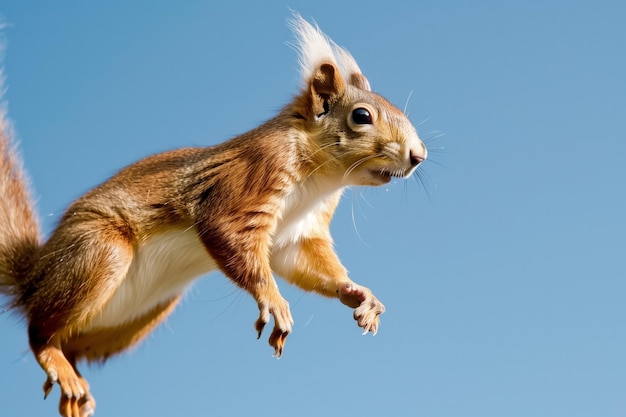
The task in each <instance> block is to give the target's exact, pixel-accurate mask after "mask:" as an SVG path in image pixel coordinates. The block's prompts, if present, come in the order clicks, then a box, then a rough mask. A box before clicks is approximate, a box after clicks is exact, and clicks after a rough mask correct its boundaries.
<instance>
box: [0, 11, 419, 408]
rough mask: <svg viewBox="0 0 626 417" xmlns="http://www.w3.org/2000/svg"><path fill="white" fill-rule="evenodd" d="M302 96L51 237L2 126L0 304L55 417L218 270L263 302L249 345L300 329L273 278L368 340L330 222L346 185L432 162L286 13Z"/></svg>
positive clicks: (371, 317) (158, 160) (87, 209)
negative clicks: (338, 311)
mask: <svg viewBox="0 0 626 417" xmlns="http://www.w3.org/2000/svg"><path fill="white" fill-rule="evenodd" d="M289 23H290V26H291V29H292V30H293V32H294V35H295V37H296V40H297V43H296V45H295V46H296V48H297V50H298V52H299V62H300V71H301V76H302V80H303V85H302V87H301V89H300V92H299V93H298V94H297V95H296V96H295V97H294V98H293V100H292V101H291V102H290V103H289V104H287V105H285V106H284V107H283V108H282V110H280V111H279V112H278V114H277V115H276V116H275V117H274V118H272V119H271V120H269V121H267V122H265V123H263V124H261V125H260V126H258V127H256V128H254V129H252V130H251V131H249V132H247V133H244V134H242V135H239V136H236V137H234V138H232V139H230V140H227V141H226V142H223V143H221V144H218V145H215V146H209V147H198V148H184V149H178V150H173V151H169V152H165V153H160V154H156V155H152V156H149V157H147V158H145V159H143V160H140V161H139V162H136V163H134V164H132V165H130V166H128V167H126V168H123V169H122V170H121V171H119V172H118V173H117V174H115V175H114V176H113V177H111V178H110V179H108V180H107V181H105V182H104V183H102V184H101V185H99V186H97V187H95V188H93V189H92V190H91V191H88V192H87V193H86V194H84V195H83V196H82V197H79V198H78V199H77V200H76V201H74V202H73V203H72V204H71V205H70V206H69V208H68V209H67V211H66V212H65V213H64V214H63V216H62V217H61V218H60V220H59V222H58V225H57V226H56V228H55V230H54V231H53V232H52V233H51V235H50V236H49V237H48V239H47V240H44V239H43V238H42V237H41V236H40V231H39V226H38V221H37V216H36V214H35V211H34V208H33V204H32V202H31V197H30V191H29V185H28V181H27V179H26V174H25V173H24V170H23V168H22V162H21V159H20V158H19V157H18V156H17V153H16V152H15V145H14V144H13V142H12V136H13V135H12V129H11V126H10V122H9V120H8V118H7V116H6V106H3V107H2V113H1V114H0V194H1V195H2V198H1V199H0V293H2V294H4V295H5V298H6V299H8V304H7V305H8V308H10V309H14V310H15V311H17V312H19V313H20V314H21V315H23V317H25V319H26V322H27V326H28V338H29V344H30V348H31V350H32V352H33V354H34V356H35V358H36V360H37V362H38V363H39V365H40V366H41V367H42V368H43V370H44V371H45V373H46V376H47V378H46V380H45V383H44V386H43V389H44V393H45V396H46V397H47V396H48V394H49V393H50V392H51V390H52V388H53V387H54V385H56V384H58V385H59V387H60V390H61V399H60V404H59V412H60V414H61V415H62V416H63V417H86V416H90V415H92V414H93V413H94V411H95V400H94V398H93V396H92V395H91V394H90V391H89V385H88V383H87V381H86V380H85V379H84V378H83V377H82V376H81V374H80V372H79V371H78V369H77V367H76V364H77V362H79V361H87V362H104V361H105V360H107V359H108V358H109V357H111V356H112V355H115V354H118V353H120V352H122V351H124V350H126V349H128V348H129V347H131V346H133V345H135V344H137V343H138V342H140V341H141V340H142V339H143V338H145V337H146V335H148V334H149V333H150V332H151V331H152V330H154V328H155V327H156V326H157V325H158V324H159V323H160V322H162V321H163V320H164V319H165V318H166V317H167V316H168V315H169V314H170V313H171V312H172V310H173V309H174V308H175V306H176V304H177V303H178V302H179V301H180V299H181V296H182V295H183V294H184V293H185V291H186V289H188V288H189V287H190V285H191V284H192V283H193V281H194V280H195V279H197V278H198V277H200V276H202V275H204V274H206V273H208V272H210V271H213V270H220V271H221V272H222V273H223V274H224V275H225V276H226V277H228V278H229V279H230V280H232V281H233V282H234V283H235V284H236V285H237V286H239V287H240V288H242V289H244V290H245V291H247V292H248V293H250V295H251V296H252V297H253V298H254V300H255V301H256V302H257V305H258V308H259V311H260V314H259V317H258V319H257V320H256V322H255V328H256V332H257V335H258V337H259V338H260V337H261V334H262V332H263V329H264V327H265V325H266V324H267V323H268V322H269V321H270V316H272V317H273V320H274V327H273V330H272V332H271V334H270V336H269V344H270V345H271V347H273V349H274V354H275V355H276V356H277V357H280V356H281V354H282V352H283V347H284V344H285V340H286V338H287V336H288V335H289V333H290V332H291V330H292V325H293V319H292V316H291V313H290V310H289V304H288V302H287V301H286V300H285V299H284V298H283V297H282V296H281V294H280V292H279V290H278V286H277V284H276V281H275V279H274V275H273V274H274V273H275V274H276V275H278V276H280V277H282V278H283V279H285V280H286V281H287V282H289V283H292V284H295V285H296V286H298V287H300V288H301V289H303V290H305V291H313V292H316V293H318V294H320V295H323V296H327V297H334V298H337V299H339V300H340V301H341V302H342V303H343V304H345V305H347V306H348V307H350V308H352V309H354V314H353V316H354V319H355V320H356V321H357V323H358V326H360V327H361V328H363V330H364V332H363V334H366V333H368V332H372V333H373V334H376V332H377V330H378V324H379V315H380V314H381V313H383V312H384V311H385V307H384V306H383V304H382V303H381V302H380V301H378V299H377V298H376V297H375V296H374V295H373V294H372V291H371V290H370V289H368V288H366V287H364V286H361V285H358V284H357V283H355V282H354V281H352V280H351V279H350V278H349V277H348V273H347V271H346V268H345V267H344V266H343V265H342V264H341V262H340V260H339V258H338V256H337V255H336V253H335V251H334V249H333V241H332V237H331V234H330V230H329V227H330V221H331V218H332V216H333V213H334V211H335V209H336V207H337V205H338V203H339V200H340V196H341V195H342V190H343V189H344V188H345V187H347V186H378V185H382V184H386V183H388V182H389V181H390V180H391V179H392V178H394V177H396V178H407V177H409V176H411V174H412V173H413V172H414V170H415V169H416V167H417V166H418V165H419V164H421V163H422V162H423V161H424V160H425V159H426V157H427V150H426V147H425V145H424V144H423V142H422V141H421V140H420V139H419V136H418V134H417V131H416V129H415V127H414V126H413V125H412V123H411V122H410V121H409V119H408V118H407V117H406V115H405V114H404V113H403V112H402V111H400V110H399V109H398V108H396V107H395V106H393V105H392V104H391V103H390V102H389V101H387V100H386V99H385V98H383V97H382V96H380V95H378V94H376V93H374V92H372V91H371V88H370V84H369V82H368V80H367V78H366V77H365V76H364V75H363V74H362V73H361V70H360V69H359V66H358V65H357V63H356V61H355V60H354V58H353V57H352V56H351V55H350V53H349V52H348V51H347V50H345V49H343V48H341V47H339V46H337V44H335V43H334V42H333V41H332V40H331V39H330V38H328V37H327V36H326V35H325V34H324V33H323V32H322V31H321V30H320V29H319V27H318V26H317V24H311V23H309V22H307V21H306V20H304V19H303V18H302V17H301V16H300V15H298V14H297V13H294V16H293V18H291V19H290V20H289Z"/></svg>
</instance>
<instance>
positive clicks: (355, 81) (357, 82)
mask: <svg viewBox="0 0 626 417" xmlns="http://www.w3.org/2000/svg"><path fill="white" fill-rule="evenodd" d="M350 84H352V85H353V86H355V87H356V88H360V89H361V90H365V91H372V88H371V87H370V82H369V81H367V78H365V75H363V74H361V73H354V74H352V75H351V76H350Z"/></svg>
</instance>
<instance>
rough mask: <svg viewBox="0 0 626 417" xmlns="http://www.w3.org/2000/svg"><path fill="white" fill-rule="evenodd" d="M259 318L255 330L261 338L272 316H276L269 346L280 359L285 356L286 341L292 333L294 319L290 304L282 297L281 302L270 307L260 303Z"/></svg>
mask: <svg viewBox="0 0 626 417" xmlns="http://www.w3.org/2000/svg"><path fill="white" fill-rule="evenodd" d="M259 310H260V314H259V318H258V320H257V321H256V323H255V328H256V330H257V333H258V337H257V338H260V337H261V334H262V333H263V329H264V328H265V325H266V324H267V323H268V322H269V319H270V314H271V315H272V316H274V330H272V334H271V335H270V338H269V344H270V346H271V347H273V348H274V355H273V356H275V357H277V358H280V357H281V356H282V354H283V348H284V346H285V340H286V339H287V336H288V335H289V333H291V326H292V325H293V318H292V317H291V311H290V310H289V303H288V302H287V301H285V300H284V299H283V298H282V297H281V298H280V300H279V302H277V303H272V304H271V305H268V304H267V303H259Z"/></svg>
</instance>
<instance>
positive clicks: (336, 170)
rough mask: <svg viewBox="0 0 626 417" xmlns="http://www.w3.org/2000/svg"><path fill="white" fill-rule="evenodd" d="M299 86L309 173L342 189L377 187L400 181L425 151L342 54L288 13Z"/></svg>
mask: <svg viewBox="0 0 626 417" xmlns="http://www.w3.org/2000/svg"><path fill="white" fill-rule="evenodd" d="M290 23H291V27H292V30H293V32H294V34H295V35H296V38H297V44H296V48H297V50H298V51H299V54H300V69H301V74H302V79H303V88H302V90H301V92H300V94H299V95H298V96H297V97H296V99H295V101H294V102H293V106H294V107H293V110H292V111H293V112H294V113H295V115H296V117H295V120H296V122H295V123H297V124H298V129H299V130H300V131H303V132H304V134H305V135H306V138H307V140H306V141H305V143H306V144H307V148H308V149H307V150H306V154H307V155H306V156H307V157H308V159H309V162H310V166H311V169H312V170H314V171H315V172H318V173H320V174H326V175H329V176H335V177H336V176H340V177H341V178H342V183H343V184H344V185H381V184H385V183H387V182H389V181H390V180H391V178H392V177H401V178H406V177H408V176H410V175H411V174H412V173H413V171H414V170H415V168H416V167H417V166H418V165H419V164H420V163H421V162H423V161H424V160H425V159H426V157H427V150H426V147H425V146H424V144H423V142H422V141H421V140H420V139H419V137H418V135H417V131H416V129H415V127H414V126H413V124H412V123H411V122H410V121H409V119H408V118H407V117H406V115H405V114H404V113H403V112H402V111H400V110H399V109H398V108H397V107H395V106H394V105H393V104H391V103H390V102H389V101H387V100H386V99H385V98H384V97H382V96H380V95H378V94H376V93H374V92H372V91H371V88H370V84H369V81H368V80H367V78H366V77H365V76H364V75H363V74H362V73H361V70H360V69H359V66H358V65H357V63H356V61H355V60H354V58H353V57H352V56H351V55H350V53H349V52H348V51H346V50H345V49H343V48H341V47H339V46H338V45H337V44H335V43H334V42H333V41H332V40H331V39H329V38H328V37H327V36H326V35H324V33H322V31H321V30H320V29H319V28H318V27H317V26H313V25H311V24H310V23H308V22H307V21H306V20H304V19H303V18H302V17H300V15H298V14H294V18H293V19H292V20H291V21H290Z"/></svg>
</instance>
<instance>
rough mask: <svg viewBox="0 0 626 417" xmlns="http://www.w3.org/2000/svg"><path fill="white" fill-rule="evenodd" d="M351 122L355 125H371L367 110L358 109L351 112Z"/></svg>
mask: <svg viewBox="0 0 626 417" xmlns="http://www.w3.org/2000/svg"><path fill="white" fill-rule="evenodd" d="M352 121H353V122H354V123H355V124H357V125H371V124H372V115H371V114H370V112H369V110H367V109H364V108H363V107H359V108H358V109H354V110H352Z"/></svg>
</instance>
